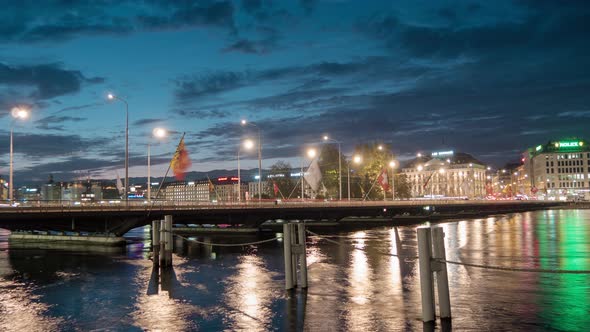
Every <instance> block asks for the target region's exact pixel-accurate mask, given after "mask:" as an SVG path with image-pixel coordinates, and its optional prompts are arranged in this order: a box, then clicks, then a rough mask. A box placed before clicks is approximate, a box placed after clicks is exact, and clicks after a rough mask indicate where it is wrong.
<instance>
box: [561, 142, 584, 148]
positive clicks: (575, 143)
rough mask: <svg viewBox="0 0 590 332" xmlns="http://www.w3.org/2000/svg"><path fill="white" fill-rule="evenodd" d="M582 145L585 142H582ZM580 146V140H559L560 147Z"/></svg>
mask: <svg viewBox="0 0 590 332" xmlns="http://www.w3.org/2000/svg"><path fill="white" fill-rule="evenodd" d="M582 145H584V143H582ZM579 146H580V143H579V142H559V147H560V148H577V147H579Z"/></svg>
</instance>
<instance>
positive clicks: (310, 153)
mask: <svg viewBox="0 0 590 332" xmlns="http://www.w3.org/2000/svg"><path fill="white" fill-rule="evenodd" d="M306 154H307V157H308V158H310V159H313V158H315V156H316V155H317V151H316V149H314V148H309V149H307V151H306ZM304 159H305V158H301V201H303V200H304V199H305V177H304V175H305V173H304V172H303V160H304Z"/></svg>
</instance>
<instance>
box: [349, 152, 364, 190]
mask: <svg viewBox="0 0 590 332" xmlns="http://www.w3.org/2000/svg"><path fill="white" fill-rule="evenodd" d="M352 161H353V162H354V163H355V164H360V163H361V162H362V161H363V158H362V157H361V156H360V155H355V156H354V157H353V158H352ZM347 182H348V200H349V201H350V162H349V163H348V181H347Z"/></svg>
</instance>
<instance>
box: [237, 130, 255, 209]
mask: <svg viewBox="0 0 590 332" xmlns="http://www.w3.org/2000/svg"><path fill="white" fill-rule="evenodd" d="M243 146H244V148H245V149H247V150H250V149H252V147H253V146H254V142H252V140H249V139H247V140H245V141H244V144H243ZM240 151H242V146H241V145H240V147H239V148H238V202H241V201H242V177H241V174H240Z"/></svg>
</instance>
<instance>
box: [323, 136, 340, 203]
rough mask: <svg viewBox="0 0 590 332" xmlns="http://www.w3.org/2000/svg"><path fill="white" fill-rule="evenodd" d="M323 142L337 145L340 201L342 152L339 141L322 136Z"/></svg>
mask: <svg viewBox="0 0 590 332" xmlns="http://www.w3.org/2000/svg"><path fill="white" fill-rule="evenodd" d="M324 141H326V142H328V141H329V142H334V143H336V144H338V199H339V200H342V160H341V156H342V151H341V149H340V141H337V140H335V139H333V138H330V137H328V136H324Z"/></svg>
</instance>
